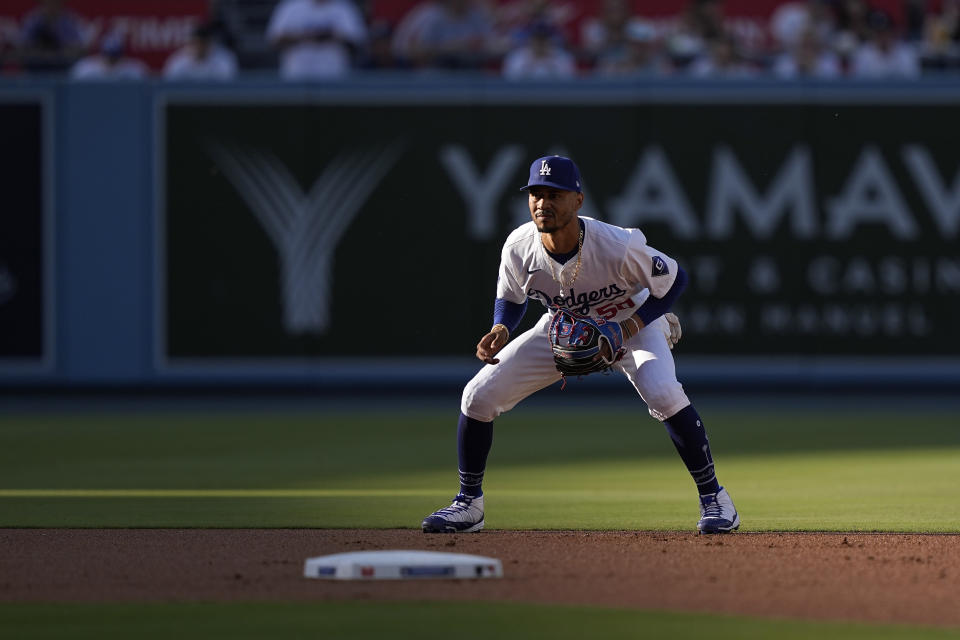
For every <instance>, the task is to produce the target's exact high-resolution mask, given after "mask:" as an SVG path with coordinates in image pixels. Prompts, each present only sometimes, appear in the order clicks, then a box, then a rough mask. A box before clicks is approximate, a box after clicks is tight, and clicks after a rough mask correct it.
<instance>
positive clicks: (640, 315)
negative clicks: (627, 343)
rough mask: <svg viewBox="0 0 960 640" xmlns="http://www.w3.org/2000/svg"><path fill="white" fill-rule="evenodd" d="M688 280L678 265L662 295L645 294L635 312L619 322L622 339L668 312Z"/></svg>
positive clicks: (633, 334) (632, 334) (626, 338)
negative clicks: (670, 282)
mask: <svg viewBox="0 0 960 640" xmlns="http://www.w3.org/2000/svg"><path fill="white" fill-rule="evenodd" d="M688 281H689V279H688V278H687V272H686V271H684V270H683V268H681V267H679V266H678V267H677V276H676V277H675V278H674V279H673V284H672V285H670V288H669V289H667V291H666V293H664V294H663V296H662V297H659V298H658V297H656V296H654V295H652V294H651V295H649V296H647V299H646V300H645V301H644V302H643V304H641V305H640V307H639V308H638V309H637V311H636V313H634V314H633V315H632V316H630V317H629V318H627V319H626V320H623V321H622V322H621V323H620V327H621V328H622V329H623V332H624V336H623V337H624V340H629V339H630V338H632V337H633V336H635V335H636V334H637V332H639V331H640V329H643V328H644V327H646V326H648V325H649V324H650V323H652V322H653V321H654V320H656V319H657V318H659V317H660V316H662V315H664V314H666V313H668V312H669V311H670V309H671V308H673V304H674V303H675V302H676V301H677V298H679V297H680V294H681V293H683V291H684V289H686V288H687V282H688Z"/></svg>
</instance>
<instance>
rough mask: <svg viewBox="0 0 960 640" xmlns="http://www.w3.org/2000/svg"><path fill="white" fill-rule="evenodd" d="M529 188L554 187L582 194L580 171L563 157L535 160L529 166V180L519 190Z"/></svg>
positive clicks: (568, 159)
mask: <svg viewBox="0 0 960 640" xmlns="http://www.w3.org/2000/svg"><path fill="white" fill-rule="evenodd" d="M530 187H554V188H555V189H563V190H564V191H576V192H577V193H583V189H582V188H581V187H580V170H579V169H577V165H575V164H574V163H573V160H571V159H570V158H564V157H563V156H544V157H543V158H537V159H536V160H534V161H533V164H531V165H530V179H529V180H528V181H527V186H525V187H521V188H520V190H521V191H523V190H525V189H529V188H530Z"/></svg>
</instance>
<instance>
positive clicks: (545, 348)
mask: <svg viewBox="0 0 960 640" xmlns="http://www.w3.org/2000/svg"><path fill="white" fill-rule="evenodd" d="M580 219H581V220H583V223H584V235H583V252H582V255H581V265H580V272H579V274H578V275H577V278H576V281H575V282H573V283H572V285H571V283H570V281H571V280H573V274H574V271H576V268H577V267H576V264H577V259H576V257H573V258H571V259H570V260H568V261H567V262H566V264H565V265H563V266H562V268H561V265H560V264H559V263H557V262H556V261H554V260H553V259H552V258H550V257H549V256H548V255H547V253H546V250H545V249H544V248H543V246H542V244H541V241H540V232H539V231H537V228H536V225H535V224H534V223H533V222H532V221H531V222H528V223H527V224H525V225H523V226H521V227H519V228H518V229H516V230H514V231H513V233H511V234H510V235H509V236H508V238H507V241H506V243H505V244H504V247H503V253H502V258H501V262H500V275H499V279H498V282H497V297H498V298H503V299H505V300H509V301H510V302H515V303H523V301H524V300H526V299H527V298H534V299H537V300H539V301H540V302H542V303H543V304H544V305H545V306H546V307H547V308H548V310H555V309H558V308H562V309H568V310H570V311H571V312H573V313H578V314H581V315H590V316H592V317H594V318H603V319H606V320H617V321H621V320H623V319H625V318H627V317H628V316H630V315H631V314H633V313H636V311H637V308H638V307H639V306H640V305H641V304H643V302H644V300H646V299H647V297H648V296H649V295H650V294H651V293H653V295H654V296H656V297H658V298H660V297H663V295H664V294H665V293H666V292H667V290H668V289H670V287H671V286H672V285H673V281H674V279H675V278H676V276H677V262H676V261H675V260H673V259H672V258H670V257H668V256H667V255H665V254H664V253H662V252H660V251H657V250H656V249H654V248H652V247H650V246H648V245H647V239H646V237H645V236H644V235H643V233H641V232H640V230H638V229H623V228H621V227H616V226H613V225H609V224H606V223H604V222H600V221H599V220H594V219H592V218H586V217H581V218H580ZM551 263H552V264H551ZM551 266H552V267H553V274H554V275H553V276H551V272H550V267H551ZM555 278H556V279H560V280H562V281H563V282H564V286H563V295H562V296H561V295H560V289H561V287H560V283H559V282H557V281H556V279H555ZM550 319H551V313H549V311H548V313H544V314H543V316H541V317H540V319H539V320H538V321H537V323H536V325H534V326H533V327H532V328H531V329H529V330H527V331H524V332H523V333H521V334H520V335H518V336H515V337H513V336H511V339H510V341H509V342H508V343H507V345H506V346H505V347H504V348H503V349H502V350H501V351H500V352H499V353H498V354H497V355H496V358H497V359H499V361H500V362H499V364H487V365H485V366H484V367H482V368H481V369H480V371H478V372H477V374H476V375H475V376H474V377H473V379H472V380H470V382H468V383H467V385H466V387H464V390H463V397H462V399H461V401H460V410H461V411H462V412H463V414H464V415H466V416H469V417H470V418H473V419H474V420H480V421H483V422H488V421H491V420H494V419H495V418H496V417H497V416H499V415H500V414H502V413H503V412H505V411H509V410H510V409H512V408H513V407H514V406H516V404H517V403H518V402H520V401H521V400H523V399H524V398H526V397H527V396H529V395H530V394H532V393H535V392H536V391H538V390H540V389H543V388H544V387H546V386H549V385H551V384H553V383H555V382H556V381H558V380H559V379H560V373H559V372H558V371H557V368H556V365H555V363H554V360H553V351H552V350H551V348H550V343H549V338H548V329H549V326H550ZM665 324H666V319H665V318H664V317H663V316H660V317H659V318H657V319H656V321H654V322H652V323H651V324H650V326H647V327H644V328H643V329H641V330H640V332H639V333H637V334H636V335H635V336H633V337H632V338H630V340H628V341H627V343H626V344H625V345H624V346H625V347H626V348H627V353H626V354H625V355H624V356H623V358H622V359H621V360H620V361H619V362H617V363H616V364H615V365H614V366H613V369H614V370H615V371H618V372H620V373H621V374H623V375H624V376H625V377H626V378H627V380H629V381H630V384H631V385H633V387H634V389H635V390H636V391H637V393H639V394H640V396H641V397H642V398H643V400H644V402H646V403H647V406H648V408H649V411H650V415H652V416H653V417H655V418H657V419H658V420H664V419H666V418H669V417H670V416H672V415H674V414H676V413H677V412H678V411H680V410H681V409H683V408H684V407H686V406H687V405H689V404H690V400H689V399H688V398H687V396H686V394H685V393H684V391H683V386H682V385H681V384H680V382H678V381H677V374H676V370H675V368H674V363H673V355H672V353H671V351H670V347H669V346H668V345H667V340H666V338H665V337H664V330H665V326H664V325H665Z"/></svg>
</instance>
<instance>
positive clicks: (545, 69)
mask: <svg viewBox="0 0 960 640" xmlns="http://www.w3.org/2000/svg"><path fill="white" fill-rule="evenodd" d="M558 40H559V38H558V34H557V31H556V29H555V28H554V27H553V25H551V24H550V23H548V22H545V21H542V20H538V21H536V22H534V23H533V24H532V25H530V29H529V37H528V39H527V43H526V44H525V45H523V46H521V47H519V48H517V49H514V50H513V51H511V52H510V53H508V54H507V56H506V58H504V60H503V76H504V77H505V78H507V79H510V80H518V79H521V78H539V79H548V78H552V79H562V78H571V77H573V76H574V75H576V73H577V65H576V61H575V60H574V57H573V55H572V54H571V53H570V52H569V51H567V50H566V49H564V48H563V47H562V46H560V45H558V44H557V41H558Z"/></svg>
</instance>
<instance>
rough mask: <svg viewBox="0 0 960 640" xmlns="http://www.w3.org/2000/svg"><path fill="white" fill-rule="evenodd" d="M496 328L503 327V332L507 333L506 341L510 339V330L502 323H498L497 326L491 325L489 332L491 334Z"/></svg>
mask: <svg viewBox="0 0 960 640" xmlns="http://www.w3.org/2000/svg"><path fill="white" fill-rule="evenodd" d="M497 327H503V330H504V331H506V332H507V339H508V340H509V339H510V329H507V325H505V324H503V323H502V322H498V323H497V324H495V325H493V326H492V327H490V332H491V333H493V330H494V329H496V328H497Z"/></svg>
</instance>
